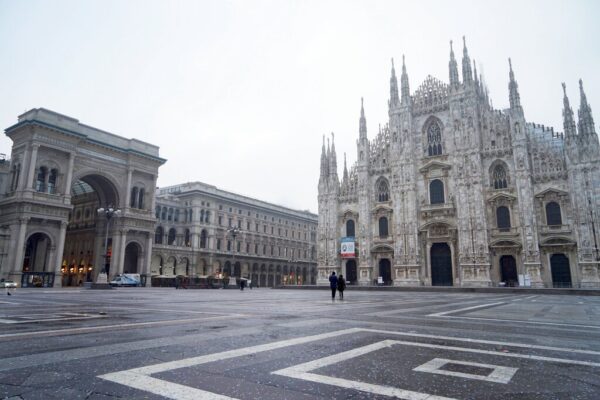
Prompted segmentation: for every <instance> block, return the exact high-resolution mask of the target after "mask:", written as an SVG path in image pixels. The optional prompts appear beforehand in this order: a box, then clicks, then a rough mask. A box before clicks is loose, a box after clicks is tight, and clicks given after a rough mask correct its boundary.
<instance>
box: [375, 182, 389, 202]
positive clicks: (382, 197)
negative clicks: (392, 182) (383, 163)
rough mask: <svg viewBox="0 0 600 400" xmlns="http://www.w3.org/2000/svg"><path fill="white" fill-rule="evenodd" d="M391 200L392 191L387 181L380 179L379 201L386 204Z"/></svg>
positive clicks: (378, 186)
mask: <svg viewBox="0 0 600 400" xmlns="http://www.w3.org/2000/svg"><path fill="white" fill-rule="evenodd" d="M389 199H390V189H389V187H388V183H387V180H386V179H384V178H380V179H379V181H378V182H377V201H379V202H384V201H388V200H389Z"/></svg>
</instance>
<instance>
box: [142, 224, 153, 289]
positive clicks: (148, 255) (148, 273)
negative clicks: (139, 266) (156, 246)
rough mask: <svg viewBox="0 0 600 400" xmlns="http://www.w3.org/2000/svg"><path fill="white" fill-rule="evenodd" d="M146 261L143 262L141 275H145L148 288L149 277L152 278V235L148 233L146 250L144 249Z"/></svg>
mask: <svg viewBox="0 0 600 400" xmlns="http://www.w3.org/2000/svg"><path fill="white" fill-rule="evenodd" d="M144 252H145V254H146V259H145V260H144V271H143V272H142V274H144V275H146V286H150V277H151V276H152V270H151V268H152V267H151V265H152V233H151V232H149V233H148V237H147V238H146V248H145V249H144Z"/></svg>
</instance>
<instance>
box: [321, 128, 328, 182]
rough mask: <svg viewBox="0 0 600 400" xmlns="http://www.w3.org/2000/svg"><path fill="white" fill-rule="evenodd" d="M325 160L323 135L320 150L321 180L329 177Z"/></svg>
mask: <svg viewBox="0 0 600 400" xmlns="http://www.w3.org/2000/svg"><path fill="white" fill-rule="evenodd" d="M327 163H328V160H327V150H326V149H325V135H323V147H322V148H321V178H324V177H326V176H327V175H329V166H328V164H327Z"/></svg>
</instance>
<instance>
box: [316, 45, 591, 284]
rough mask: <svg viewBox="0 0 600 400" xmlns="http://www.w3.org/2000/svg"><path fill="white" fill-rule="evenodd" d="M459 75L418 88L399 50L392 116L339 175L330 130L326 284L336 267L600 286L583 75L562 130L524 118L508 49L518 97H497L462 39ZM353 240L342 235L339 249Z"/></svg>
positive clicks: (454, 69)
mask: <svg viewBox="0 0 600 400" xmlns="http://www.w3.org/2000/svg"><path fill="white" fill-rule="evenodd" d="M461 75H462V77H461V78H462V79H461V78H459V67H458V62H457V60H456V59H455V56H454V52H453V51H452V43H450V61H449V80H448V81H447V82H444V81H441V80H439V79H436V78H434V77H431V76H429V77H427V78H426V79H425V81H424V82H423V83H422V84H421V86H420V87H419V88H418V89H417V90H416V91H414V92H411V91H410V89H409V79H408V74H407V70H406V66H405V63H404V57H403V59H402V73H401V77H400V90H398V89H399V88H398V83H397V78H396V72H395V69H394V64H393V61H392V73H391V78H390V98H389V121H388V122H387V124H386V125H385V126H384V127H382V128H380V130H379V132H377V135H376V136H375V137H374V138H373V139H372V140H369V139H368V137H367V124H366V118H365V112H364V107H363V106H362V105H361V114H360V120H359V137H358V140H357V142H356V149H357V161H356V163H355V164H354V165H353V166H352V167H351V168H350V169H349V170H348V169H347V166H346V160H345V156H344V169H343V175H342V178H341V181H340V179H339V177H338V173H337V156H336V151H335V144H334V142H333V135H332V138H331V144H329V143H328V144H327V146H326V145H325V139H324V140H323V148H322V155H321V169H320V170H321V174H320V177H319V192H318V200H319V228H318V269H319V278H318V283H319V284H327V283H328V282H327V277H328V275H329V274H330V273H331V272H332V271H336V272H338V273H343V274H344V275H346V277H347V279H348V281H350V282H353V283H357V284H361V285H369V284H373V283H374V282H380V283H381V282H383V283H384V284H391V285H400V286H413V285H434V286H435V285H445V286H449V285H455V286H496V285H509V286H516V285H519V284H525V285H527V284H531V285H532V286H534V287H553V286H554V287H598V286H600V279H599V276H598V275H599V272H598V268H599V263H600V261H599V259H600V255H599V253H598V248H599V246H600V243H599V241H600V237H598V235H599V234H600V233H599V232H598V230H599V228H600V219H599V218H600V217H599V213H600V146H599V144H598V136H597V134H596V131H595V127H594V120H593V118H592V112H591V108H590V106H589V104H588V102H587V100H586V96H585V93H584V89H583V84H582V82H581V80H580V81H579V92H580V104H579V110H578V113H577V117H576V116H575V114H574V112H573V109H572V107H571V105H570V102H569V99H568V97H567V91H566V87H565V85H564V84H563V89H564V98H563V132H557V131H555V130H554V129H553V128H551V127H548V126H544V125H542V124H538V123H533V122H531V121H527V120H526V118H525V112H524V109H523V107H522V106H521V102H520V98H519V91H518V85H517V82H516V80H515V76H514V73H513V69H512V65H511V64H510V60H509V80H508V87H509V102H510V107H509V108H508V109H505V110H498V109H494V108H493V107H492V105H491V102H490V100H489V97H488V91H487V88H486V87H485V84H484V83H483V81H482V79H481V78H480V77H479V76H478V75H477V70H476V67H475V65H474V63H473V64H471V60H470V58H469V54H468V51H467V47H466V44H465V45H464V48H463V57H462V74H461ZM341 246H342V247H341Z"/></svg>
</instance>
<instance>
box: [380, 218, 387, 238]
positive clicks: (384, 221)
mask: <svg viewBox="0 0 600 400" xmlns="http://www.w3.org/2000/svg"><path fill="white" fill-rule="evenodd" d="M387 236H388V219H387V217H381V218H379V237H382V238H386V237H387Z"/></svg>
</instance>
